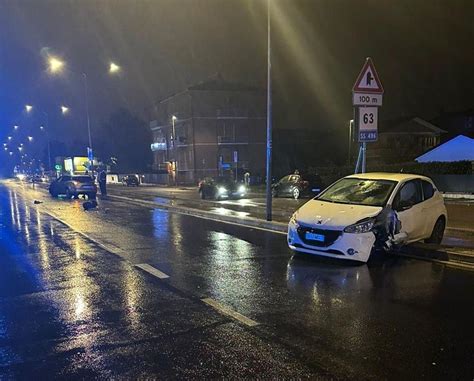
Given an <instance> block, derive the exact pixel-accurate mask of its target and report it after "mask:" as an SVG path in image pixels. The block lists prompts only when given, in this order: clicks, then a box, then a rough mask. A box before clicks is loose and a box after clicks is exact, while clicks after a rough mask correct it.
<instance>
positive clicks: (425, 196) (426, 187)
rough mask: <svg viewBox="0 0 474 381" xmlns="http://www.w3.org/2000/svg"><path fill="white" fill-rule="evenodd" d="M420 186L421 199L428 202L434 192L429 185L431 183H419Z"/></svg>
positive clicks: (423, 181)
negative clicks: (421, 189)
mask: <svg viewBox="0 0 474 381" xmlns="http://www.w3.org/2000/svg"><path fill="white" fill-rule="evenodd" d="M421 185H422V187H423V199H425V200H428V199H430V198H431V197H433V195H434V192H435V191H434V188H433V185H431V183H429V182H428V181H425V180H422V181H421Z"/></svg>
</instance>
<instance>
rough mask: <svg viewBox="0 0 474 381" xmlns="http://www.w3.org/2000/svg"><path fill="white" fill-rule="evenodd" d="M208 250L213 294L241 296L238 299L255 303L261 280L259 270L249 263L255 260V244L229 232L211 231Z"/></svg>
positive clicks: (252, 263)
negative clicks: (253, 258) (253, 300)
mask: <svg viewBox="0 0 474 381" xmlns="http://www.w3.org/2000/svg"><path fill="white" fill-rule="evenodd" d="M209 248H210V253H209V254H210V263H209V268H208V269H207V270H208V271H209V272H210V278H209V279H210V280H209V282H210V286H211V288H212V290H211V292H213V293H215V294H216V295H218V296H219V295H229V294H239V295H238V298H239V299H241V300H243V299H245V301H246V302H247V303H249V304H252V297H253V296H256V295H258V289H259V282H260V280H261V276H260V275H259V274H258V271H259V270H258V269H259V268H258V267H256V266H255V264H254V262H253V261H251V260H250V259H251V258H252V257H254V252H253V246H252V244H250V243H249V242H247V241H244V240H242V239H239V238H236V237H235V236H232V235H229V234H226V233H222V232H216V231H211V232H210V233H209ZM242 259H248V260H242ZM237 261H238V265H236V262H237ZM260 286H261V285H260Z"/></svg>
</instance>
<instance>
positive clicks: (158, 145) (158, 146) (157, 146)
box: [150, 141, 168, 152]
mask: <svg viewBox="0 0 474 381" xmlns="http://www.w3.org/2000/svg"><path fill="white" fill-rule="evenodd" d="M150 148H151V150H152V151H153V152H156V151H166V150H167V149H168V146H167V144H166V141H160V142H155V143H152V144H151V147H150Z"/></svg>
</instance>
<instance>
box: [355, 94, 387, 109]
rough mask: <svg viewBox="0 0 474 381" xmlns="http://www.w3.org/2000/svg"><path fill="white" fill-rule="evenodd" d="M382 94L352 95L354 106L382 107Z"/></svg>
mask: <svg viewBox="0 0 474 381" xmlns="http://www.w3.org/2000/svg"><path fill="white" fill-rule="evenodd" d="M382 98H383V97H382V94H365V93H352V104H353V105H354V106H382Z"/></svg>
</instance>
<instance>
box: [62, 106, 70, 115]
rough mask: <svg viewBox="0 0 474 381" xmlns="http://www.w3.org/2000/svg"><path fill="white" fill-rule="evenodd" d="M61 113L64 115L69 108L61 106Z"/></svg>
mask: <svg viewBox="0 0 474 381" xmlns="http://www.w3.org/2000/svg"><path fill="white" fill-rule="evenodd" d="M61 112H62V114H63V115H66V114H67V113H68V112H69V107H66V106H61Z"/></svg>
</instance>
